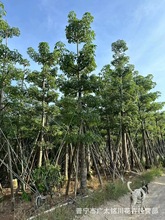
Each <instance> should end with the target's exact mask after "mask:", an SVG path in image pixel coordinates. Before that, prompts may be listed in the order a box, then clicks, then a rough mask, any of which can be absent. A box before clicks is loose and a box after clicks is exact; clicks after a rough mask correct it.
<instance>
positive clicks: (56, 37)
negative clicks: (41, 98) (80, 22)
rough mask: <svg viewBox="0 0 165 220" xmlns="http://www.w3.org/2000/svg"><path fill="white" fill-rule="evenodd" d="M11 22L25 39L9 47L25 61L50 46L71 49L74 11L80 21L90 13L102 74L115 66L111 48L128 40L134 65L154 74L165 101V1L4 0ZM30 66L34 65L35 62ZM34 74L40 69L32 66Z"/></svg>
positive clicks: (98, 64) (129, 52)
mask: <svg viewBox="0 0 165 220" xmlns="http://www.w3.org/2000/svg"><path fill="white" fill-rule="evenodd" d="M2 3H3V4H4V6H5V9H6V11H7V16H6V18H5V19H6V20H7V22H8V23H9V24H10V25H11V26H15V27H18V28H19V29H20V31H21V35H20V37H19V38H13V39H11V40H9V42H8V44H9V47H11V48H13V49H14V48H15V49H18V50H19V52H20V53H21V54H23V55H24V57H25V58H28V59H29V56H28V55H27V48H28V47H33V48H35V49H37V47H38V44H39V42H43V41H46V42H48V43H49V45H50V47H51V48H53V47H54V45H55V43H56V42H57V41H62V42H64V43H66V44H67V41H66V37H65V27H66V25H67V20H68V18H67V16H68V13H69V12H70V11H75V13H76V14H77V17H78V18H81V17H82V15H83V14H84V13H85V12H90V13H91V14H92V16H94V22H93V24H92V28H93V30H94V31H95V33H96V39H95V42H94V43H95V44H96V45H97V49H96V63H97V69H96V71H97V72H99V71H100V70H101V68H102V67H103V66H104V65H106V64H109V63H110V61H111V60H112V51H111V44H112V43H113V42H114V41H116V40H118V39H122V40H124V41H126V43H127V46H128V48H129V49H128V56H129V57H130V63H132V64H134V65H135V69H136V70H138V71H139V73H140V74H142V75H147V74H150V73H151V74H153V76H154V79H153V80H154V81H155V82H156V83H157V86H156V87H155V90H158V91H160V92H161V97H160V101H164V100H165V87H164V81H165V74H164V72H165V65H164V60H165V53H164V51H165V41H164V34H165V33H164V32H165V22H164V20H165V14H164V7H165V1H164V0H161V1H159V2H158V1H157V0H150V1H148V0H138V1H136V0H127V1H123V0H116V1H113V0H109V1H107V0H102V1H100V0H60V1H57V0H38V1H34V0H28V1H20V0H14V1H11V0H4V1H2ZM29 60H30V59H29ZM32 68H37V66H36V64H34V63H32Z"/></svg>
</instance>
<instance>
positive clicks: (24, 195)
mask: <svg viewBox="0 0 165 220" xmlns="http://www.w3.org/2000/svg"><path fill="white" fill-rule="evenodd" d="M21 197H22V199H23V200H24V201H26V202H29V201H31V196H30V195H29V194H28V193H27V192H25V191H23V192H22V195H21Z"/></svg>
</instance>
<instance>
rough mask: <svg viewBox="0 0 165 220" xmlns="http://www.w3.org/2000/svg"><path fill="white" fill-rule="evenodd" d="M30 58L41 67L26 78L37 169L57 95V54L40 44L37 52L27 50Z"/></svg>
mask: <svg viewBox="0 0 165 220" xmlns="http://www.w3.org/2000/svg"><path fill="white" fill-rule="evenodd" d="M28 54H29V56H30V58H31V59H32V60H33V61H35V62H37V63H38V64H39V65H41V71H32V72H31V73H30V74H29V75H28V76H27V82H28V83H30V87H29V89H28V93H29V96H30V97H31V99H30V100H31V104H32V107H33V108H34V110H35V111H34V113H35V118H36V119H37V118H38V119H37V121H38V122H37V123H38V128H39V133H40V135H39V139H38V146H39V153H38V167H40V166H42V160H43V148H44V147H46V146H45V144H46V143H45V142H46V139H45V138H46V135H47V134H48V133H47V132H48V130H49V129H48V128H46V126H48V120H49V119H48V118H49V115H51V111H54V110H55V109H56V107H55V102H56V100H57V97H58V94H57V91H56V74H57V68H56V64H57V58H58V57H57V54H56V52H55V51H53V52H50V48H49V45H48V43H46V42H41V43H40V44H39V46H38V52H36V51H35V50H34V49H33V48H31V47H30V48H28Z"/></svg>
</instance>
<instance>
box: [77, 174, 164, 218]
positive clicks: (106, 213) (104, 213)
mask: <svg viewBox="0 0 165 220" xmlns="http://www.w3.org/2000/svg"><path fill="white" fill-rule="evenodd" d="M129 204H130V203H129V194H127V195H125V196H123V197H121V198H120V199H119V200H117V201H109V202H107V203H106V204H105V205H103V206H101V207H99V208H96V209H95V207H93V209H85V208H84V209H83V210H79V209H77V210H76V212H83V213H84V216H83V217H82V218H80V219H81V220H155V219H157V220H164V219H165V175H163V176H161V177H159V178H157V179H155V181H153V182H151V183H150V184H149V194H148V195H147V198H146V201H145V206H146V209H145V211H144V212H143V213H140V211H139V205H138V204H137V205H136V207H135V212H136V213H134V214H132V215H131V214H130V213H129V211H130V209H129Z"/></svg>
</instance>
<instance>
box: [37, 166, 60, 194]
mask: <svg viewBox="0 0 165 220" xmlns="http://www.w3.org/2000/svg"><path fill="white" fill-rule="evenodd" d="M33 179H34V181H35V184H36V187H37V189H38V190H39V192H40V193H44V194H45V193H50V194H52V189H53V188H54V187H59V186H60V185H61V184H62V182H63V180H64V177H63V176H62V175H61V172H60V167H59V166H54V165H52V164H47V165H45V166H41V167H39V168H36V169H35V170H34V171H33Z"/></svg>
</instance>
